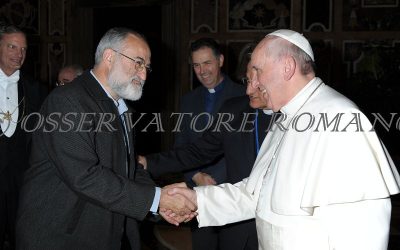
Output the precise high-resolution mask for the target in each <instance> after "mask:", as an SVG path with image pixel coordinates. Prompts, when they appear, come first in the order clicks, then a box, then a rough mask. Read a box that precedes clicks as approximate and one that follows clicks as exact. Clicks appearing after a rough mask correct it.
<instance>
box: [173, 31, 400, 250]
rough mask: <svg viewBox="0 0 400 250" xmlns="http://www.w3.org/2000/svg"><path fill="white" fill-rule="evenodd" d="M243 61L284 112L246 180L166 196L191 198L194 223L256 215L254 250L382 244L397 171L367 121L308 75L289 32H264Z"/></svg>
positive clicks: (302, 50)
mask: <svg viewBox="0 0 400 250" xmlns="http://www.w3.org/2000/svg"><path fill="white" fill-rule="evenodd" d="M250 64H251V65H250V66H251V68H252V77H251V78H252V82H251V84H253V85H254V87H258V88H259V89H260V90H261V91H262V92H263V95H264V98H265V99H266V100H267V101H268V105H269V106H270V108H271V109H272V110H273V111H275V112H276V111H280V112H281V113H282V116H281V119H280V120H279V121H277V122H276V123H275V124H274V126H273V127H272V131H270V132H269V133H268V135H267V137H266V139H265V140H264V143H263V145H262V147H261V149H260V152H259V154H258V157H257V160H256V162H255V164H254V167H253V170H252V172H251V174H250V176H249V177H248V178H246V179H244V180H243V181H241V182H239V183H236V184H235V185H232V184H221V185H219V186H203V187H196V188H195V191H192V190H189V189H184V188H176V189H174V191H173V192H174V193H182V194H184V195H185V196H187V197H188V198H190V199H192V201H194V202H197V205H198V210H197V213H198V216H197V220H198V222H199V226H200V227H205V226H218V225H225V224H228V223H233V222H237V221H242V220H247V219H251V218H256V224H257V233H258V241H259V249H267V250H303V249H304V250H327V249H332V250H333V249H336V250H342V249H346V250H347V249H348V250H369V249H370V250H384V249H387V245H388V237H389V225H390V214H391V203H390V195H393V194H397V193H399V183H400V177H399V174H398V172H397V170H396V167H395V166H394V164H393V161H392V160H391V158H390V156H389V154H388V152H387V151H386V149H385V147H384V145H383V144H382V142H381V141H380V140H379V138H378V137H377V135H376V133H375V132H374V131H373V129H372V126H371V123H370V122H369V121H368V119H367V118H366V117H365V115H364V114H363V113H361V111H360V110H359V109H358V107H357V106H356V105H355V104H354V103H353V102H352V101H350V100H349V99H348V98H346V97H345V96H343V95H341V94H340V93H338V92H336V91H335V90H333V89H332V88H330V87H329V86H327V85H325V84H324V83H323V82H322V80H321V79H319V78H318V77H315V73H314V55H313V52H312V49H311V46H310V44H309V43H308V41H307V40H306V39H305V38H304V37H303V36H302V35H301V34H299V33H297V32H294V31H291V30H278V31H275V32H273V33H270V34H268V35H267V36H266V37H265V38H264V39H263V40H262V41H261V42H260V43H259V44H258V45H257V47H256V48H255V50H254V52H253V54H252V57H251V61H250ZM244 146H245V145H244ZM248 146H250V145H248Z"/></svg>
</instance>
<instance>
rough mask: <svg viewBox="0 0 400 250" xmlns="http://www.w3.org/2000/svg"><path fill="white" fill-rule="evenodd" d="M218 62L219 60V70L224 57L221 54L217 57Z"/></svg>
mask: <svg viewBox="0 0 400 250" xmlns="http://www.w3.org/2000/svg"><path fill="white" fill-rule="evenodd" d="M218 60H219V67H220V68H221V67H222V65H224V55H222V54H221V55H219V58H218Z"/></svg>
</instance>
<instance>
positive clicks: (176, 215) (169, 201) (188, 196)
mask: <svg viewBox="0 0 400 250" xmlns="http://www.w3.org/2000/svg"><path fill="white" fill-rule="evenodd" d="M196 210H197V196H196V192H195V191H193V190H191V189H189V188H188V187H187V186H186V184H185V183H184V182H181V183H175V184H172V185H168V186H165V187H163V188H162V189H161V197H160V205H159V214H160V215H161V216H162V217H163V218H164V219H165V220H166V221H168V222H169V223H171V224H174V225H176V226H179V223H181V222H188V221H190V220H192V219H193V217H195V216H196V215H197V213H196Z"/></svg>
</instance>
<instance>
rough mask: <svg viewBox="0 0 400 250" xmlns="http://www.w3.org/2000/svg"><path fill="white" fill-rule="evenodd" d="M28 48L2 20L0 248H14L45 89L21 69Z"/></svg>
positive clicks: (23, 38)
mask: <svg viewBox="0 0 400 250" xmlns="http://www.w3.org/2000/svg"><path fill="white" fill-rule="evenodd" d="M27 49H28V45H27V41H26V35H25V34H24V32H23V31H22V30H21V29H19V28H18V27H16V26H14V25H8V24H5V23H0V249H3V247H4V244H5V241H7V248H8V249H14V247H15V246H14V239H15V218H16V211H17V206H18V193H19V189H20V186H21V183H22V176H23V172H24V171H25V170H26V169H27V168H28V158H29V154H30V141H31V140H30V139H31V136H30V133H27V132H26V130H30V129H31V128H32V126H33V125H34V119H33V117H32V118H30V119H28V122H27V123H25V124H23V123H21V122H22V120H23V119H24V117H26V116H27V115H29V114H31V113H33V112H36V111H38V110H39V108H40V105H41V103H42V101H43V99H44V97H45V96H46V93H47V91H46V89H45V87H44V86H42V85H40V84H39V83H38V82H37V81H35V80H33V79H32V78H30V77H28V76H27V75H25V74H23V73H22V72H20V69H21V67H22V65H23V64H24V62H25V58H26V50H27Z"/></svg>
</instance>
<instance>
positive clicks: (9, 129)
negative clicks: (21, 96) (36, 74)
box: [0, 69, 19, 137]
mask: <svg viewBox="0 0 400 250" xmlns="http://www.w3.org/2000/svg"><path fill="white" fill-rule="evenodd" d="M18 80H19V70H17V71H15V72H14V73H13V74H12V75H11V76H7V75H6V74H4V72H3V71H2V70H1V69H0V113H1V114H0V125H1V130H2V134H4V135H5V136H7V137H11V136H12V135H13V134H14V132H15V129H16V128H17V125H18V124H17V123H18V114H19V110H18V103H19V101H18ZM5 114H11V119H10V120H9V119H5V118H6V116H7V115H5Z"/></svg>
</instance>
